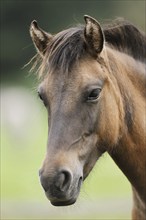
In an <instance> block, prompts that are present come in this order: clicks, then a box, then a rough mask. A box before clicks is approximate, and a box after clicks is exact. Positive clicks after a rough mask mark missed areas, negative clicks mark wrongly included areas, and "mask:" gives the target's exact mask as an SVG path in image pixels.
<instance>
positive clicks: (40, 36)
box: [30, 20, 52, 56]
mask: <svg viewBox="0 0 146 220" xmlns="http://www.w3.org/2000/svg"><path fill="white" fill-rule="evenodd" d="M30 35H31V38H32V41H33V43H34V45H35V47H36V49H37V51H38V52H39V54H40V55H41V56H44V54H45V52H46V49H47V45H48V43H49V42H50V41H51V39H52V35H51V34H48V33H47V32H45V31H44V30H42V29H41V28H40V27H39V26H38V24H37V21H35V20H34V21H32V22H31V25H30Z"/></svg>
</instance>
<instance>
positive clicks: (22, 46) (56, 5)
mask: <svg viewBox="0 0 146 220" xmlns="http://www.w3.org/2000/svg"><path fill="white" fill-rule="evenodd" d="M0 4H1V25H0V27H1V68H2V80H3V82H5V83H8V82H13V83H17V82H19V83H20V81H21V83H25V82H26V83H28V81H30V78H29V80H28V79H27V73H28V70H29V68H26V69H24V70H22V67H23V66H24V65H25V64H26V63H27V62H28V61H29V60H30V58H32V57H33V55H34V54H35V49H34V47H33V45H32V41H31V39H30V36H29V25H30V23H31V21H32V20H34V19H36V20H37V21H38V22H39V25H40V26H41V27H42V28H43V29H45V30H46V31H48V32H52V33H56V32H58V31H60V30H62V29H65V28H67V27H70V26H72V25H75V24H77V23H84V21H83V15H84V14H89V15H91V16H93V17H95V18H96V19H97V20H99V21H100V22H105V21H106V20H109V19H110V20H112V19H114V18H116V17H124V18H125V19H128V20H130V21H131V22H132V23H134V24H135V25H137V26H138V27H139V28H141V29H143V30H144V28H145V0H118V1H116V0H48V1H47V0H41V1H40V0H27V1H25V0H1V1H0Z"/></svg>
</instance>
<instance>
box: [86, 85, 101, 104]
mask: <svg viewBox="0 0 146 220" xmlns="http://www.w3.org/2000/svg"><path fill="white" fill-rule="evenodd" d="M100 92H101V89H100V88H97V89H93V90H92V91H91V92H90V93H89V95H88V98H87V101H88V102H92V101H96V100H97V99H98V97H99V94H100Z"/></svg>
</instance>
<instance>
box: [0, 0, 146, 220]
mask: <svg viewBox="0 0 146 220" xmlns="http://www.w3.org/2000/svg"><path fill="white" fill-rule="evenodd" d="M0 4H1V26H0V27H1V54H0V56H1V219H2V220H5V219H19V220H21V219H111V220H112V219H117V220H118V219H130V214H131V207H132V193H131V188H130V184H129V182H128V181H127V179H126V177H125V176H124V175H123V174H122V172H121V171H120V170H119V169H118V167H117V166H116V165H115V164H114V162H113V161H112V160H111V159H110V157H109V156H108V155H107V154H105V155H104V156H103V157H102V158H101V159H100V160H99V161H98V163H97V164H96V166H95V168H94V169H93V171H92V172H91V174H90V175H89V177H88V178H87V180H86V181H85V183H84V184H83V187H82V189H81V193H80V197H79V199H78V201H77V203H76V204H75V205H73V206H70V207H59V208H56V207H53V206H51V205H50V203H49V201H48V200H47V199H46V197H45V195H44V193H43V190H42V188H41V186H40V183H39V178H38V170H39V168H40V166H41V163H42V161H43V159H44V156H45V151H46V142H47V130H48V129H47V113H46V111H45V108H44V107H43V105H42V103H41V102H40V100H39V99H38V98H37V92H36V88H37V85H38V83H37V77H36V76H35V75H32V74H30V73H29V69H30V68H31V66H27V67H25V68H23V66H24V65H25V64H26V63H28V62H29V60H30V59H31V58H32V57H33V56H34V55H35V49H34V46H33V44H32V41H31V38H30V36H29V26H30V23H31V21H32V20H34V19H36V20H37V21H38V23H39V25H40V26H41V27H42V28H43V29H44V30H46V31H48V32H51V33H56V32H58V31H61V30H62V29H65V28H68V27H70V26H73V25H76V24H78V23H83V22H84V20H83V15H84V14H88V15H91V16H92V17H95V18H96V19H97V20H98V21H99V22H100V23H105V22H106V21H108V22H109V20H112V19H114V18H116V17H124V18H125V19H127V20H129V21H131V22H132V23H134V24H135V25H136V26H138V27H139V28H140V29H141V30H143V31H145V14H146V11H145V10H146V2H145V0H131V1H129V0H115V1H111V0H107V1H106V0H102V1H98V0H94V1H93V0H90V1H89V0H88V1H86V0H80V1H78V0H72V1H69V0H68V1H67V0H66V1H65V0H58V1H57V0H52V1H51V0H48V1H47V0H46V1H44V0H42V1H41V0H40V1H37V0H36V1H35V0H34V1H29V0H26V1H22V0H17V1H16V0H15V1H13V0H9V1H8V0H1V1H0Z"/></svg>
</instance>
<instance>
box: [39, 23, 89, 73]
mask: <svg viewBox="0 0 146 220" xmlns="http://www.w3.org/2000/svg"><path fill="white" fill-rule="evenodd" d="M83 33H84V31H83V27H81V26H80V27H75V28H69V29H67V30H64V31H62V32H59V33H58V34H56V35H55V36H54V37H53V40H52V41H51V42H50V44H49V45H48V47H47V50H46V54H45V58H44V61H43V62H42V69H43V70H44V69H45V68H46V67H47V71H48V69H49V72H50V71H52V70H53V72H56V70H58V71H59V72H60V73H68V72H69V71H70V70H71V68H72V66H73V64H74V63H75V62H77V61H78V60H79V59H80V58H81V57H82V56H83V54H85V42H84V36H83ZM58 71H57V72H58ZM41 72H43V71H42V70H41Z"/></svg>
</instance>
